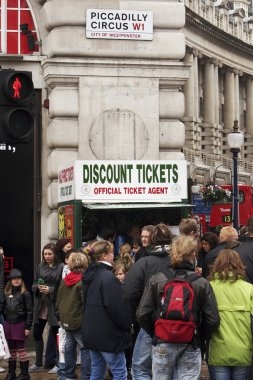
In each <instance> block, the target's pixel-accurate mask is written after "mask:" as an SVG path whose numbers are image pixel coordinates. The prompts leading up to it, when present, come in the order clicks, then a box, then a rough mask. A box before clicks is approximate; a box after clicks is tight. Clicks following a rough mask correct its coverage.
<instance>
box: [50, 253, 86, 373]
mask: <svg viewBox="0 0 253 380" xmlns="http://www.w3.org/2000/svg"><path fill="white" fill-rule="evenodd" d="M68 267H69V270H70V272H69V273H68V274H67V275H66V276H65V277H64V279H63V280H62V281H61V284H60V286H59V289H58V293H57V301H56V307H57V309H58V312H59V318H60V323H61V326H62V327H63V328H64V329H65V331H66V342H65V365H64V368H60V369H59V370H58V375H59V379H60V380H63V379H64V380H65V379H74V378H75V377H76V375H75V369H76V360H77V354H76V348H77V344H78V345H79V346H80V348H81V365H82V369H81V372H82V380H89V378H90V372H91V360H90V355H89V352H88V351H87V350H85V349H83V342H82V331H81V326H82V315H83V313H82V311H83V305H84V300H83V290H82V273H83V272H84V271H85V270H86V269H87V267H88V259H87V257H86V256H85V255H84V254H83V253H81V252H72V253H71V254H70V256H69V259H68Z"/></svg>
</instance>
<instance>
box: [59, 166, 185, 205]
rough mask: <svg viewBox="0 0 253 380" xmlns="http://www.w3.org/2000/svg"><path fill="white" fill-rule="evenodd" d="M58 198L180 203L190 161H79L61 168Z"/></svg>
mask: <svg viewBox="0 0 253 380" xmlns="http://www.w3.org/2000/svg"><path fill="white" fill-rule="evenodd" d="M58 184H59V186H58V201H59V202H64V201H67V200H72V199H80V200H83V201H87V202H88V203H89V202H94V203H101V202H102V203H113V202H180V201H181V200H182V199H185V198H187V164H186V161H184V160H175V161H99V160H98V161H75V162H74V163H72V164H68V165H67V166H65V167H63V168H60V170H59V176H58Z"/></svg>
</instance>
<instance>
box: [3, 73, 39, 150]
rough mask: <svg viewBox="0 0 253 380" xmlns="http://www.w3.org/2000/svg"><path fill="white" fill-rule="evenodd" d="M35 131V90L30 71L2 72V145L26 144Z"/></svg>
mask: <svg viewBox="0 0 253 380" xmlns="http://www.w3.org/2000/svg"><path fill="white" fill-rule="evenodd" d="M33 130H34V89H33V82H32V74H31V73H30V72H28V71H15V70H0V143H1V142H5V143H12V144H18V143H26V142H29V141H31V139H32V135H33Z"/></svg>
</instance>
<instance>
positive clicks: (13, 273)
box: [9, 268, 23, 280]
mask: <svg viewBox="0 0 253 380" xmlns="http://www.w3.org/2000/svg"><path fill="white" fill-rule="evenodd" d="M22 277H23V275H22V273H21V271H20V270H19V269H16V268H14V269H12V270H11V271H10V274H9V279H10V280H12V279H13V278H22Z"/></svg>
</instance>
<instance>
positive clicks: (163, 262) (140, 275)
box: [124, 224, 172, 380]
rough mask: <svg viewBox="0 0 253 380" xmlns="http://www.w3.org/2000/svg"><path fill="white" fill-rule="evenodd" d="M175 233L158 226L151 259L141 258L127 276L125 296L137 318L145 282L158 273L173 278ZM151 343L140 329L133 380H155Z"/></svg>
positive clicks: (154, 235)
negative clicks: (171, 250)
mask: <svg viewBox="0 0 253 380" xmlns="http://www.w3.org/2000/svg"><path fill="white" fill-rule="evenodd" d="M171 241H172V234H171V231H170V229H169V227H168V226H166V225H165V224H158V225H157V226H155V227H154V229H153V231H152V232H151V234H150V243H151V245H152V247H153V248H150V250H149V251H148V256H147V257H143V258H142V259H140V260H139V261H138V262H137V263H136V264H134V265H133V266H132V267H131V268H130V270H129V272H128V273H127V276H126V280H125V284H124V296H125V299H126V301H127V302H128V304H129V305H130V306H131V309H132V314H133V316H135V314H136V310H137V307H138V305H139V303H140V300H141V297H142V294H143V292H144V289H145V286H146V283H147V282H148V280H149V278H150V277H151V276H152V275H154V274H155V273H157V272H162V273H165V274H166V275H167V276H170V275H172V271H171V270H170V260H169V256H168V255H169V251H170V244H171ZM151 351H152V340H151V338H150V336H149V335H148V334H147V332H146V331H145V330H144V329H141V330H140V332H139V334H138V337H137V340H136V343H135V346H134V352H133V360H132V374H133V378H134V380H150V379H151V377H152V373H151V372H152V361H151Z"/></svg>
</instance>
